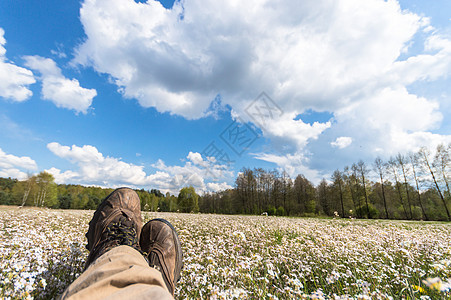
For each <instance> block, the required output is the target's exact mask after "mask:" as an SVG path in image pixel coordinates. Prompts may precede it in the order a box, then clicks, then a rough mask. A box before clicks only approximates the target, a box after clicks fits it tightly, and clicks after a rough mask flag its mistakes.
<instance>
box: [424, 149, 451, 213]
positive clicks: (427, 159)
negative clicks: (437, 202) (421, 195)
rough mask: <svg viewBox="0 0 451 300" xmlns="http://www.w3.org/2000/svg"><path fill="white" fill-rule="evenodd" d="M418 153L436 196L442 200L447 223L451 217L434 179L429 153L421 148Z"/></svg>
mask: <svg viewBox="0 0 451 300" xmlns="http://www.w3.org/2000/svg"><path fill="white" fill-rule="evenodd" d="M418 153H419V155H420V157H421V159H422V162H423V164H424V166H426V167H427V169H428V171H429V173H431V176H432V180H433V181H434V184H435V187H436V188H437V192H438V194H439V196H440V199H442V202H443V206H444V207H445V211H446V215H447V217H448V221H451V216H450V214H449V210H448V206H447V205H446V201H445V198H444V197H443V194H442V191H441V190H440V187H439V185H438V183H437V179H436V178H435V174H434V170H433V169H432V166H431V162H430V160H431V159H430V155H431V153H430V152H429V150H428V149H426V148H425V147H423V148H421V149H420V151H419V152H418Z"/></svg>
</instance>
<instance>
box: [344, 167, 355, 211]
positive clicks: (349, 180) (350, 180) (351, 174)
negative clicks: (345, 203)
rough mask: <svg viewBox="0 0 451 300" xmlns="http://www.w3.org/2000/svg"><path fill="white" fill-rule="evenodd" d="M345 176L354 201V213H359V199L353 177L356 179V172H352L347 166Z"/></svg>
mask: <svg viewBox="0 0 451 300" xmlns="http://www.w3.org/2000/svg"><path fill="white" fill-rule="evenodd" d="M344 174H345V180H346V185H347V186H348V188H349V191H350V192H351V199H352V204H353V205H354V212H355V213H357V212H358V211H357V207H358V206H357V197H356V193H355V191H354V187H353V181H354V180H353V177H355V172H354V170H352V171H351V169H349V167H348V166H346V167H345V168H344Z"/></svg>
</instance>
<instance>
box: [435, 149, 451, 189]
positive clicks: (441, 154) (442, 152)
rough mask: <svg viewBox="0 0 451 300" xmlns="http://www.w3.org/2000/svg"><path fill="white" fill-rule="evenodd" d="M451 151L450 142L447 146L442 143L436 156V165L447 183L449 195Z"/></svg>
mask: <svg viewBox="0 0 451 300" xmlns="http://www.w3.org/2000/svg"><path fill="white" fill-rule="evenodd" d="M450 152H451V144H448V146H447V147H445V145H443V144H440V145H438V146H437V153H436V154H435V158H434V163H433V165H434V167H435V168H437V169H438V170H439V171H440V175H441V176H442V180H443V182H444V183H445V187H446V193H447V196H448V197H449V196H450V191H449V180H448V178H449V168H450V164H451V160H450V156H449V155H450Z"/></svg>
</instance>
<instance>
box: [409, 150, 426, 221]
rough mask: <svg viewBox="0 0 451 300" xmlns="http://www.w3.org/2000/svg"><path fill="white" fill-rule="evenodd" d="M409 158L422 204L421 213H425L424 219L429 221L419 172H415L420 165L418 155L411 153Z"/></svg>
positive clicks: (419, 200)
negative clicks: (422, 195)
mask: <svg viewBox="0 0 451 300" xmlns="http://www.w3.org/2000/svg"><path fill="white" fill-rule="evenodd" d="M409 158H410V164H411V166H412V172H413V179H414V180H415V184H416V187H417V196H418V202H419V203H420V207H421V211H422V212H423V216H424V219H425V220H426V221H427V220H428V216H427V215H426V210H425V209H424V206H423V202H421V193H420V185H419V183H418V177H417V172H416V171H415V165H416V164H417V163H418V155H416V154H413V153H410V154H409Z"/></svg>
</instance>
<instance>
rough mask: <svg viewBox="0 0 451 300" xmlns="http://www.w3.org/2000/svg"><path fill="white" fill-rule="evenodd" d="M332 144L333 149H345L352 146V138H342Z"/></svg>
mask: <svg viewBox="0 0 451 300" xmlns="http://www.w3.org/2000/svg"><path fill="white" fill-rule="evenodd" d="M330 144H331V145H332V147H336V148H339V149H343V148H346V147H348V146H349V145H351V144H352V137H349V136H341V137H338V138H337V139H336V140H335V141H333V142H331V143H330Z"/></svg>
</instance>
